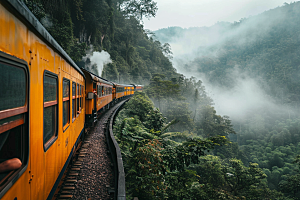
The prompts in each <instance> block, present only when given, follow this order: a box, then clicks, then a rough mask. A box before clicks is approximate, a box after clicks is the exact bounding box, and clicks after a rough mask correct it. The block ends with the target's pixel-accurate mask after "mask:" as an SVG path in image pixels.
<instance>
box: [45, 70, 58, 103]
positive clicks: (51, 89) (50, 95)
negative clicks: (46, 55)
mask: <svg viewBox="0 0 300 200" xmlns="http://www.w3.org/2000/svg"><path fill="white" fill-rule="evenodd" d="M56 90H57V82H56V79H55V78H52V77H49V76H45V79H44V102H48V101H54V100H56V99H57V94H56Z"/></svg>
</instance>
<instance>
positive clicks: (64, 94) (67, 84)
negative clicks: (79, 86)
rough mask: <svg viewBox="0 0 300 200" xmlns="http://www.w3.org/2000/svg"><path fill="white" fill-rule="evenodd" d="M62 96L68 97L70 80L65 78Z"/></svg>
mask: <svg viewBox="0 0 300 200" xmlns="http://www.w3.org/2000/svg"><path fill="white" fill-rule="evenodd" d="M63 97H70V81H69V80H66V79H64V81H63Z"/></svg>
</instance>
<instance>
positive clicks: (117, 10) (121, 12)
mask: <svg viewBox="0 0 300 200" xmlns="http://www.w3.org/2000/svg"><path fill="white" fill-rule="evenodd" d="M23 1H24V2H25V3H26V5H27V6H28V7H29V9H30V10H32V11H33V13H34V14H35V15H36V17H37V18H38V19H39V20H40V21H41V23H42V24H43V25H44V26H45V27H46V28H47V30H48V31H49V32H50V34H51V35H52V36H53V37H54V39H55V40H56V41H57V42H58V43H59V44H60V45H61V46H62V47H63V49H64V50H65V51H66V52H67V53H68V54H69V55H70V56H71V58H72V59H73V60H74V61H76V62H77V63H78V65H79V66H81V67H85V63H84V62H83V61H81V60H82V57H83V56H85V55H86V51H87V50H89V51H102V50H105V51H107V52H108V53H109V54H110V56H111V59H112V63H110V64H108V65H106V66H104V69H103V71H102V76H103V77H104V78H107V79H109V80H111V81H115V82H120V83H128V84H129V83H136V84H144V83H148V82H149V80H150V78H151V74H153V73H157V72H158V73H161V74H165V75H166V76H168V77H173V76H177V74H176V72H175V69H174V68H173V66H172V64H171V62H170V61H169V59H168V55H169V54H170V51H168V45H167V44H165V45H162V44H161V43H160V42H158V41H155V40H153V38H152V37H149V36H148V32H147V31H145V30H144V29H143V25H141V23H140V20H141V19H142V17H143V16H144V17H153V16H155V15H156V11H157V5H156V2H154V1H152V0H74V1H68V0H23ZM87 62H89V61H87ZM96 69H97V67H95V66H93V67H92V70H93V72H94V73H96V74H98V71H97V70H96ZM99 75H101V74H99Z"/></svg>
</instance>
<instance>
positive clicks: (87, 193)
mask: <svg viewBox="0 0 300 200" xmlns="http://www.w3.org/2000/svg"><path fill="white" fill-rule="evenodd" d="M126 101H127V100H123V101H121V102H119V103H118V104H116V105H115V106H114V107H112V108H111V109H110V110H109V111H107V112H106V113H105V114H103V115H102V117H101V118H100V119H99V120H98V122H97V123H96V125H95V126H94V128H92V129H91V130H89V132H88V133H87V134H86V137H85V140H84V141H83V142H82V143H81V144H80V145H79V147H78V150H77V151H76V153H75V156H74V158H73V159H72V161H71V163H70V165H69V167H68V168H67V169H66V172H65V173H64V175H63V177H62V181H61V182H60V184H59V186H58V188H57V190H56V194H55V195H54V198H53V200H63V199H74V200H75V199H76V200H77V199H78V200H79V199H80V200H85V199H86V200H96V199H97V200H100V199H101V200H110V199H115V198H116V196H117V192H118V191H116V190H117V189H115V188H116V187H118V186H116V185H115V182H116V181H118V178H117V177H115V175H116V172H114V171H113V170H114V169H113V167H114V166H116V168H117V164H116V163H115V161H114V159H113V160H111V158H110V155H109V154H112V152H110V151H108V145H107V138H106V136H105V131H106V130H108V128H107V127H106V126H107V124H110V122H109V120H110V119H113V118H112V115H113V114H114V112H115V111H116V110H117V109H118V108H119V107H120V106H121V105H122V104H124V103H125V102H126ZM116 176H118V174H117V175H116ZM124 184H125V183H124ZM124 191H125V188H124ZM124 199H125V196H124Z"/></svg>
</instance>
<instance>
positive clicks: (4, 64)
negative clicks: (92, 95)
mask: <svg viewBox="0 0 300 200" xmlns="http://www.w3.org/2000/svg"><path fill="white" fill-rule="evenodd" d="M0 27H1V29H0V84H1V89H0V165H1V163H4V162H8V161H11V160H13V161H14V160H19V161H20V162H21V164H20V165H21V166H20V167H18V168H16V169H13V170H9V171H5V172H2V173H0V199H2V200H6V199H8V200H12V199H18V200H28V199H34V200H39V199H51V198H52V196H53V194H54V192H55V188H56V186H57V185H58V183H59V180H60V178H61V176H62V172H63V171H64V168H65V167H66V166H67V164H68V162H69V160H70V158H71V155H72V153H73V151H74V147H75V146H76V143H77V142H78V139H79V137H80V134H81V133H83V130H84V122H85V107H84V106H83V105H84V101H85V92H84V91H85V87H84V85H85V77H84V74H83V72H82V71H81V70H80V69H79V68H78V67H77V66H76V65H75V64H74V62H73V61H72V60H71V59H70V58H69V57H68V55H67V54H66V53H65V52H64V51H63V50H62V49H61V47H60V46H59V45H58V44H57V43H56V42H55V40H54V39H53V38H52V37H51V36H50V35H49V34H48V33H47V31H46V30H45V29H44V28H43V26H42V25H41V24H40V23H39V22H38V21H37V19H36V18H35V17H34V16H33V15H32V14H31V13H30V12H29V11H28V10H27V9H26V8H25V7H24V6H23V5H22V4H21V3H20V2H19V1H17V0H1V1H0Z"/></svg>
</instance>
